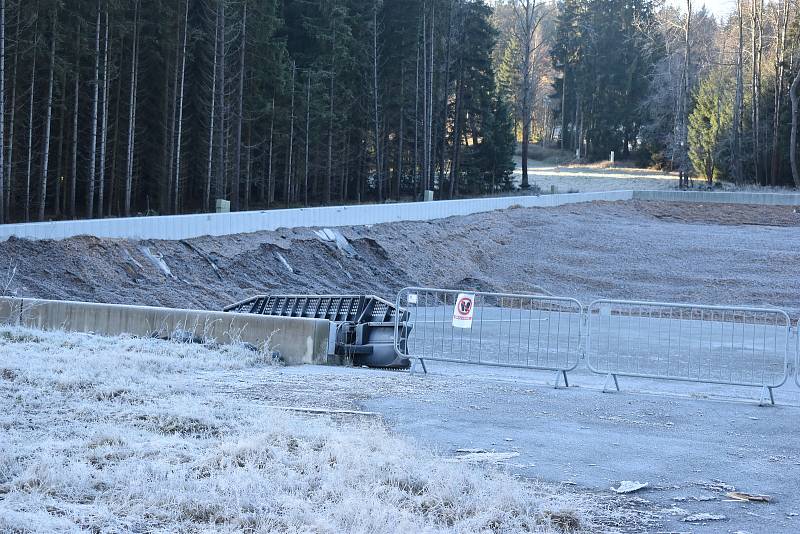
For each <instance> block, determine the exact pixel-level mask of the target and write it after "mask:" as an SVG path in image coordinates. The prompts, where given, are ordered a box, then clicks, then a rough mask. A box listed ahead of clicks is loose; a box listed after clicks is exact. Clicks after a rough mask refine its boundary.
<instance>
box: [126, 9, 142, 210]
mask: <svg viewBox="0 0 800 534" xmlns="http://www.w3.org/2000/svg"><path fill="white" fill-rule="evenodd" d="M138 87H139V0H136V2H135V3H134V8H133V53H132V54H131V81H130V99H129V101H128V147H127V154H126V158H125V163H126V165H125V216H126V217H130V215H131V194H132V192H133V156H134V154H135V148H136V90H137V89H138Z"/></svg>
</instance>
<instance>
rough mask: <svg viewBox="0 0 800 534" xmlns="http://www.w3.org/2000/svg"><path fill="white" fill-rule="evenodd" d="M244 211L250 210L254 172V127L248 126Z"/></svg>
mask: <svg viewBox="0 0 800 534" xmlns="http://www.w3.org/2000/svg"><path fill="white" fill-rule="evenodd" d="M245 161H246V162H247V163H245V167H244V168H245V174H244V209H245V210H249V209H250V187H251V184H250V176H252V172H253V126H252V125H250V124H248V125H247V154H246V155H245Z"/></svg>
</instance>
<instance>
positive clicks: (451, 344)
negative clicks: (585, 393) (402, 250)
mask: <svg viewBox="0 0 800 534" xmlns="http://www.w3.org/2000/svg"><path fill="white" fill-rule="evenodd" d="M396 304H397V307H398V309H401V308H402V309H405V310H407V312H408V320H407V321H406V322H405V323H401V322H400V321H396V322H395V350H396V352H397V353H398V355H402V356H406V357H408V358H411V359H412V361H413V362H414V364H415V365H416V363H417V362H419V363H420V364H421V365H422V368H423V370H426V368H425V360H435V361H443V362H457V363H469V364H482V365H493V366H502V367H519V368H527V369H540V370H549V371H555V372H556V380H555V385H556V387H558V385H559V382H560V378H561V377H562V376H563V378H564V383H565V385H568V382H567V372H569V371H572V370H573V369H575V368H576V367H577V366H578V363H579V361H580V356H581V339H582V337H581V328H582V322H583V321H582V317H583V316H582V306H581V303H580V302H578V301H577V300H575V299H572V298H565V297H553V296H545V295H518V294H508V293H488V292H481V291H458V290H448V289H435V288H420V287H410V288H405V289H403V290H402V291H400V293H399V294H398V296H397V303H396ZM403 329H405V330H403Z"/></svg>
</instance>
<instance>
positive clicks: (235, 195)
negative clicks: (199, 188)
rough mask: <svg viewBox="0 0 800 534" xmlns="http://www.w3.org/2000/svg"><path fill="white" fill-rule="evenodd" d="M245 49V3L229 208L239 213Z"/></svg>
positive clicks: (244, 7)
mask: <svg viewBox="0 0 800 534" xmlns="http://www.w3.org/2000/svg"><path fill="white" fill-rule="evenodd" d="M246 48H247V2H244V4H243V5H242V43H241V46H240V56H239V94H238V95H237V99H238V103H237V111H236V146H235V147H234V150H235V151H236V155H235V156H234V157H235V161H234V169H233V185H232V186H231V208H232V209H233V211H239V197H240V195H241V191H240V183H241V178H242V120H243V117H242V115H243V114H244V76H245V49H246Z"/></svg>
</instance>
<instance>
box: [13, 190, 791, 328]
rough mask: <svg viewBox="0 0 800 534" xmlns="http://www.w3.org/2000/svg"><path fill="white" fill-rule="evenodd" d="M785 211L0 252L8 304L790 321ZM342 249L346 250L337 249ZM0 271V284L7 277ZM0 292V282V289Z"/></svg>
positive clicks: (39, 246)
mask: <svg viewBox="0 0 800 534" xmlns="http://www.w3.org/2000/svg"><path fill="white" fill-rule="evenodd" d="M796 226H800V215H798V214H797V213H795V212H794V210H793V209H792V208H780V207H776V208H771V207H770V208H766V207H758V206H752V207H749V206H735V207H731V206H723V205H692V204H671V203H662V202H640V201H630V202H612V203H607V202H597V203H587V204H573V205H567V206H561V207H557V208H530V209H521V208H519V209H509V210H504V211H496V212H491V213H484V214H479V215H472V216H468V217H452V218H448V219H441V220H436V221H430V222H400V223H389V224H381V225H374V226H357V227H346V228H339V229H337V231H338V232H341V236H344V238H346V242H345V241H344V240H341V239H340V240H336V239H331V236H330V234H331V232H329V233H328V235H326V234H325V233H324V232H321V231H315V230H313V229H285V230H279V231H275V232H258V233H253V234H240V235H233V236H223V237H202V238H196V239H191V240H186V241H152V240H150V241H130V240H113V239H97V238H93V237H80V238H73V239H66V240H63V241H28V240H21V239H11V240H9V241H7V242H4V243H0V261H2V262H3V263H0V265H2V266H3V270H5V269H4V267H5V266H7V265H10V266H14V267H16V274H15V275H14V277H13V279H12V280H11V283H10V284H8V287H9V289H8V290H7V293H10V294H16V295H18V296H28V297H40V298H54V299H73V300H88V301H96V302H108V303H135V304H146V305H161V306H167V307H188V308H199V309H212V310H216V309H220V308H222V307H223V306H225V305H227V304H229V303H232V302H235V301H237V300H240V299H243V298H246V297H248V296H251V295H253V294H257V293H270V292H271V293H304V294H305V293H309V294H319V293H375V294H378V295H380V296H383V297H385V298H389V299H392V300H393V299H394V295H395V294H396V293H397V291H398V290H399V289H400V288H402V287H404V286H408V285H420V286H430V287H444V288H472V289H479V290H489V291H491V290H494V291H508V292H520V293H529V292H536V290H537V288H538V287H540V286H541V287H543V288H545V289H546V290H548V291H549V292H551V293H554V294H558V295H564V296H572V297H576V298H578V299H580V300H581V301H582V302H584V303H588V302H589V301H590V300H592V299H594V298H600V297H607V298H627V299H647V300H659V301H684V302H686V301H688V302H698V303H706V304H752V305H771V306H779V307H782V308H784V309H787V310H788V311H791V312H793V313H797V311H798V309H800V284H798V283H797V280H798V278H797V271H796V269H797V265H798V264H800V232H798V231H797V228H796ZM348 242H349V245H350V246H348ZM12 268H13V267H11V268H9V272H5V273H4V272H0V277H2V278H8V276H9V275H10V270H11V269H12ZM5 285H7V284H6V283H5V282H2V284H0V287H2V286H5Z"/></svg>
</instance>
